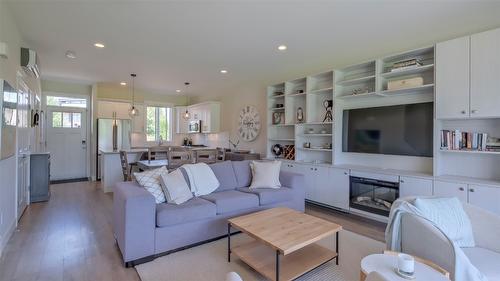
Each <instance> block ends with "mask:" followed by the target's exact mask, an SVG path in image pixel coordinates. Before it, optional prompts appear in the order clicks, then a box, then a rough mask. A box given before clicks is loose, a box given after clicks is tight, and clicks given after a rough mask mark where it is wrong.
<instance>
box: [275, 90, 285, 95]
mask: <svg viewBox="0 0 500 281" xmlns="http://www.w3.org/2000/svg"><path fill="white" fill-rule="evenodd" d="M273 95H274V96H282V95H284V93H283V92H281V91H276V92H274V93H273Z"/></svg>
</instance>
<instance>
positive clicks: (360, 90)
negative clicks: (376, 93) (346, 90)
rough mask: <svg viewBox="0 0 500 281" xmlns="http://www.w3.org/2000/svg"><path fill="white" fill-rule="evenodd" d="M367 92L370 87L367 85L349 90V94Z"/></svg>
mask: <svg viewBox="0 0 500 281" xmlns="http://www.w3.org/2000/svg"><path fill="white" fill-rule="evenodd" d="M369 92H370V88H369V87H364V88H357V89H353V90H352V91H351V94H352V95H353V96H355V95H360V94H367V93H369Z"/></svg>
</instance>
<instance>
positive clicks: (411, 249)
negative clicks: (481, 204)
mask: <svg viewBox="0 0 500 281" xmlns="http://www.w3.org/2000/svg"><path fill="white" fill-rule="evenodd" d="M499 204H500V202H499ZM464 210H465V212H466V213H467V215H468V216H469V218H470V221H471V223H472V229H473V233H474V240H475V244H476V246H475V247H473V248H460V249H461V250H462V251H463V253H464V254H465V255H466V256H467V258H468V259H469V261H470V263H471V264H473V265H474V266H475V267H476V268H477V269H478V270H479V271H480V272H481V273H482V274H483V275H484V276H485V277H486V278H487V279H488V280H489V281H500V217H499V216H497V215H495V214H493V213H490V212H488V211H486V210H483V209H480V208H478V207H475V206H473V205H470V204H464ZM401 251H402V252H405V253H408V254H410V255H414V256H418V257H422V258H424V259H427V260H430V261H432V262H434V263H436V264H437V265H439V266H441V267H442V268H444V269H445V270H447V271H449V272H450V275H451V276H450V277H451V279H452V280H455V273H457V272H458V271H457V270H456V269H455V256H456V255H455V253H454V249H453V246H452V245H451V243H450V242H449V240H448V239H447V238H446V237H445V236H444V235H443V234H442V232H441V231H439V230H438V229H436V228H435V227H434V226H433V225H432V224H430V223H429V222H428V221H426V220H424V219H422V218H419V217H417V216H415V215H412V214H408V213H407V214H403V215H402V217H401Z"/></svg>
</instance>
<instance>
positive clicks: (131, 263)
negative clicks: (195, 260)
mask: <svg viewBox="0 0 500 281" xmlns="http://www.w3.org/2000/svg"><path fill="white" fill-rule="evenodd" d="M239 233H241V231H235V232H232V233H231V236H232V235H235V234H239ZM224 238H227V235H222V236H218V237H215V238H212V239H208V240H204V241H201V242H197V243H194V244H190V245H187V246H183V247H180V248H176V249H173V250H170V251H166V252H163V253H159V254H155V255H151V256H147V257H144V258H140V259H136V260H132V261H128V262H125V264H124V265H125V267H133V266H136V265H140V264H143V263H147V262H150V261H152V260H154V259H156V258H159V257H163V256H166V255H170V254H173V253H175V252H180V251H183V250H187V249H189V248H193V247H196V246H200V245H203V244H207V243H211V242H214V241H217V240H220V239H224Z"/></svg>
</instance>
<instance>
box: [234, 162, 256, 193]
mask: <svg viewBox="0 0 500 281" xmlns="http://www.w3.org/2000/svg"><path fill="white" fill-rule="evenodd" d="M250 162H251V161H250V160H244V161H231V163H232V164H233V169H234V174H235V175H236V182H237V183H238V185H237V186H236V187H247V186H250V183H251V182H252V171H251V169H250Z"/></svg>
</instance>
